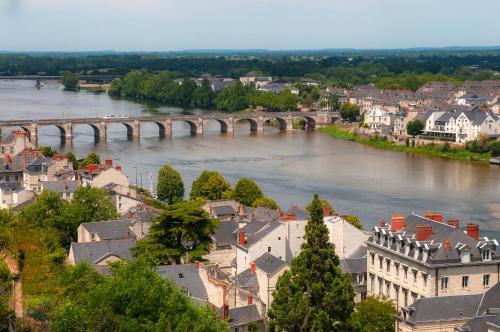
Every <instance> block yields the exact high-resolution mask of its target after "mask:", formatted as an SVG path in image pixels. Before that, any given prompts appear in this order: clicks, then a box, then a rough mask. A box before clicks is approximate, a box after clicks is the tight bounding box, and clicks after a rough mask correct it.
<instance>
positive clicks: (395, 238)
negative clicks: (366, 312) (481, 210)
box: [366, 213, 500, 309]
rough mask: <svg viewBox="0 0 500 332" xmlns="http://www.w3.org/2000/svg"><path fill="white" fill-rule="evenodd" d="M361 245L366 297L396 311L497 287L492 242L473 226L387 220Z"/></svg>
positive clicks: (498, 262)
mask: <svg viewBox="0 0 500 332" xmlns="http://www.w3.org/2000/svg"><path fill="white" fill-rule="evenodd" d="M391 221H392V222H391V224H388V223H385V221H381V222H380V225H379V226H375V227H374V228H373V233H372V235H371V237H370V238H369V240H368V241H367V242H366V244H367V247H368V254H367V259H368V262H367V270H368V287H367V292H368V295H382V296H385V297H387V298H390V299H392V300H393V301H394V304H395V305H396V306H397V308H398V309H401V308H404V307H408V306H409V305H411V304H413V303H414V302H416V301H417V300H418V299H421V298H430V297H440V296H454V295H471V294H482V293H484V292H485V291H487V290H488V289H489V288H491V287H493V286H494V285H495V284H497V283H498V281H499V278H500V255H499V254H498V241H497V240H495V239H489V238H487V237H480V233H479V226H478V225H476V224H467V225H466V230H465V232H464V231H462V230H461V229H460V222H459V220H458V219H451V220H448V221H447V222H444V221H443V217H442V215H441V214H436V213H428V214H426V215H425V216H419V215H415V214H412V215H410V216H407V217H404V216H393V217H392V220H391Z"/></svg>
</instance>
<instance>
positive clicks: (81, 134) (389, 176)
mask: <svg viewBox="0 0 500 332" xmlns="http://www.w3.org/2000/svg"><path fill="white" fill-rule="evenodd" d="M34 85H35V84H34V82H30V81H0V119H13V118H16V119H20V118H23V119H34V118H60V117H84V116H96V115H98V116H102V115H104V114H126V115H137V114H155V113H157V112H162V113H180V112H186V111H185V110H183V109H180V108H172V107H151V106H145V105H141V104H138V103H133V102H129V101H123V100H112V99H110V98H109V97H108V96H107V95H105V94H93V93H88V92H80V93H71V92H64V91H62V90H61V86H60V85H57V84H46V85H45V86H44V87H42V88H41V89H40V90H37V89H36V88H35V87H34ZM189 112H195V113H201V112H203V110H190V111H189ZM218 126H219V125H218V124H217V123H216V122H214V123H210V124H208V125H207V126H206V127H205V133H204V135H201V136H191V135H190V134H189V127H188V125H187V124H182V123H178V124H175V126H174V128H173V133H174V135H173V137H172V138H164V139H160V138H159V137H158V128H157V127H155V125H154V124H151V125H145V126H143V127H142V128H141V138H140V140H139V142H132V141H129V140H128V139H127V137H126V129H125V127H124V126H123V125H113V126H111V127H110V128H109V130H108V138H107V141H106V142H102V143H98V144H96V143H94V137H93V132H92V129H91V128H90V127H88V128H87V127H85V126H78V127H76V128H75V129H74V140H73V143H72V146H71V147H68V146H61V143H60V138H59V131H58V129H57V128H55V127H54V128H51V127H46V128H42V129H40V130H39V145H50V146H53V147H55V148H57V149H66V150H67V149H72V150H74V151H75V153H76V154H77V156H78V157H84V156H85V155H86V154H87V153H88V152H90V151H96V152H98V153H99V154H100V155H101V158H106V157H110V158H113V159H114V161H115V163H119V164H121V165H122V166H123V169H124V171H125V172H126V174H127V175H128V176H129V177H130V179H131V182H136V171H137V181H138V182H139V183H140V182H141V177H142V183H143V185H144V186H145V187H149V180H148V174H156V172H157V171H158V168H159V167H161V166H162V165H163V164H165V163H169V164H172V165H173V166H174V167H175V168H176V169H178V170H179V171H180V172H181V174H182V176H183V179H184V182H185V184H186V187H187V188H186V192H189V187H190V184H191V182H192V181H193V180H194V179H195V178H196V177H197V176H198V174H199V173H200V172H201V171H203V170H205V169H209V170H216V171H218V172H220V173H221V174H222V175H223V176H225V177H226V178H227V179H228V180H229V181H230V182H231V183H232V184H234V183H235V182H236V181H237V179H238V178H241V177H244V176H248V177H250V178H253V179H254V180H255V181H257V183H258V184H259V185H260V186H261V188H262V189H263V191H264V192H265V194H266V195H268V196H270V197H272V198H274V199H275V200H277V201H278V203H279V204H280V205H281V206H282V208H287V207H289V206H290V205H291V204H298V205H301V206H304V205H305V204H306V203H307V202H308V201H310V200H311V197H312V193H314V192H317V193H318V194H320V196H321V197H323V198H326V199H328V200H330V201H331V202H332V203H333V205H334V207H335V208H336V209H337V210H338V211H339V212H340V213H352V214H355V215H358V216H359V217H360V218H361V220H362V221H363V223H364V224H365V226H366V227H367V228H369V227H371V226H373V225H374V224H376V223H378V221H379V220H380V219H382V218H384V219H386V220H388V219H390V216H391V215H392V214H396V213H398V214H401V213H403V214H410V213H412V212H413V211H414V212H416V213H425V211H436V212H442V213H443V214H444V216H445V218H451V217H458V218H459V219H460V222H461V225H462V226H465V224H466V223H467V222H477V223H479V224H480V232H481V234H484V235H487V236H496V237H497V238H500V168H499V167H498V166H492V165H491V166H490V165H477V164H473V163H468V162H463V161H453V160H443V159H438V158H430V157H427V156H418V155H411V154H405V153H400V152H392V151H384V150H378V149H375V148H372V147H369V146H363V145H359V144H356V143H352V142H347V141H342V140H338V139H335V138H332V137H329V136H326V135H324V134H322V133H319V132H306V131H300V130H297V131H294V132H292V133H286V132H280V131H278V130H276V129H274V128H270V127H269V128H268V127H266V128H265V131H264V134H259V135H256V134H253V133H251V132H250V130H249V129H250V126H249V124H248V123H238V124H237V126H236V129H235V134H234V135H227V134H221V133H219V127H218Z"/></svg>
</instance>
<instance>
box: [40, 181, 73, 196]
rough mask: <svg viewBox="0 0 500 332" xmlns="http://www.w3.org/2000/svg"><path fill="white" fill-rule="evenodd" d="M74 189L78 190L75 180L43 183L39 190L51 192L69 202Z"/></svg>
mask: <svg viewBox="0 0 500 332" xmlns="http://www.w3.org/2000/svg"><path fill="white" fill-rule="evenodd" d="M76 189H78V182H76V180H72V181H67V180H54V181H44V182H42V184H41V190H42V191H43V190H47V191H52V192H55V193H57V194H59V196H60V197H61V198H62V199H64V200H66V201H71V200H72V199H73V195H74V194H75V191H76Z"/></svg>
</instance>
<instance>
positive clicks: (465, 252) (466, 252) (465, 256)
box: [460, 250, 470, 263]
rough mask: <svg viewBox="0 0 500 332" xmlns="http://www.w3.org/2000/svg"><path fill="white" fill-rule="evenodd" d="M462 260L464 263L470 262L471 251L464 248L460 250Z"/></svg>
mask: <svg viewBox="0 0 500 332" xmlns="http://www.w3.org/2000/svg"><path fill="white" fill-rule="evenodd" d="M460 260H461V261H462V263H470V251H469V250H462V251H461V252H460Z"/></svg>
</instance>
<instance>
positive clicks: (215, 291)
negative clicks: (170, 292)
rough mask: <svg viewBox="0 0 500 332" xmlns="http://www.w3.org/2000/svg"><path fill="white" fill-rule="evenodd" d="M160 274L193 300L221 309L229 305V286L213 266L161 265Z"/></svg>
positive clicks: (197, 264) (198, 264)
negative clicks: (218, 276)
mask: <svg viewBox="0 0 500 332" xmlns="http://www.w3.org/2000/svg"><path fill="white" fill-rule="evenodd" d="M158 273H159V274H160V275H161V276H162V277H164V278H165V279H168V280H170V281H172V282H173V283H174V284H176V285H177V286H178V287H179V288H180V289H181V290H182V291H183V292H184V293H186V294H187V295H188V296H189V297H191V298H192V299H195V300H197V301H200V302H202V303H203V302H205V303H207V302H208V303H210V304H211V305H213V306H215V307H217V308H220V307H222V306H223V305H224V304H227V298H226V295H227V294H226V293H227V286H228V285H227V284H226V283H225V282H223V281H222V280H220V279H219V278H217V275H216V272H215V270H214V269H213V268H212V267H211V266H206V265H204V264H201V263H195V264H176V265H161V266H159V267H158Z"/></svg>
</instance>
